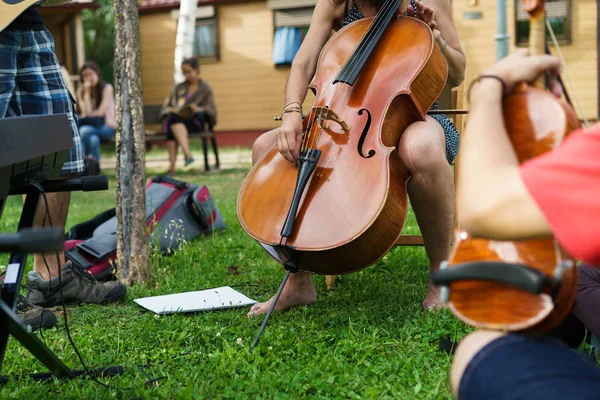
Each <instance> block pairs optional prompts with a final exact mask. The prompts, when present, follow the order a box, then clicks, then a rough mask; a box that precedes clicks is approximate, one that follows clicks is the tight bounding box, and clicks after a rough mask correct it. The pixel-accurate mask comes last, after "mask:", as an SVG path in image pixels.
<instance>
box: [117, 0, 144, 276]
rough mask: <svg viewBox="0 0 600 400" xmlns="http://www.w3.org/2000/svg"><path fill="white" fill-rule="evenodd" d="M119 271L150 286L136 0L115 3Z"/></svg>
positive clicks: (118, 0)
mask: <svg viewBox="0 0 600 400" xmlns="http://www.w3.org/2000/svg"><path fill="white" fill-rule="evenodd" d="M114 11H115V63H114V65H115V92H116V99H115V100H116V112H117V133H116V143H117V144H116V146H117V148H116V152H117V170H116V179H117V209H116V214H117V266H118V268H120V269H121V278H122V280H123V281H125V283H126V284H128V285H132V284H134V283H150V281H151V275H150V266H149V264H148V238H147V236H146V231H145V227H146V191H145V181H146V174H145V169H144V167H145V165H144V152H145V148H144V117H143V107H142V81H141V78H140V75H141V74H140V39H139V23H138V10H137V0H115V2H114Z"/></svg>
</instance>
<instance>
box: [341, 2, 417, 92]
mask: <svg viewBox="0 0 600 400" xmlns="http://www.w3.org/2000/svg"><path fill="white" fill-rule="evenodd" d="M403 1H406V0H386V1H385V2H384V4H383V6H382V7H381V9H380V10H379V11H378V12H377V15H376V16H375V18H374V19H373V22H372V23H371V26H370V27H369V29H368V31H367V32H366V34H365V35H364V36H363V38H362V39H361V41H360V42H359V44H358V46H356V50H355V51H354V52H353V53H352V55H351V56H350V58H349V59H348V60H347V61H346V63H345V64H344V66H343V67H342V69H341V70H340V72H339V74H338V76H337V77H336V78H335V80H334V81H333V83H334V84H335V83H338V82H343V83H346V84H348V85H350V86H352V85H354V83H355V82H356V80H357V79H358V75H359V74H360V72H361V70H362V68H363V66H364V65H365V63H366V62H367V60H368V59H369V55H370V54H371V53H372V52H373V50H374V49H375V46H376V45H377V42H379V39H381V37H382V36H383V33H384V32H385V29H386V28H387V26H388V25H389V24H390V22H391V21H392V18H393V17H394V15H396V12H397V11H398V8H399V7H400V5H401V4H402V2H403Z"/></svg>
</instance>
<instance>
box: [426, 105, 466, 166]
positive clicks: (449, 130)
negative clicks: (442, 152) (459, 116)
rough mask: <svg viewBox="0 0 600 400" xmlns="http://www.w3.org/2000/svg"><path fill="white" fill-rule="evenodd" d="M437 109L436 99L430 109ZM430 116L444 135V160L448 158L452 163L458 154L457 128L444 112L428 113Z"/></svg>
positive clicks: (458, 138)
mask: <svg viewBox="0 0 600 400" xmlns="http://www.w3.org/2000/svg"><path fill="white" fill-rule="evenodd" d="M437 109H438V103H437V101H436V102H435V103H434V104H433V106H432V107H431V108H430V110H437ZM430 117H431V118H433V119H435V120H436V121H437V122H438V124H440V126H441V127H442V129H443V130H444V135H445V136H446V160H448V163H450V164H452V161H454V159H455V158H456V154H458V147H459V145H460V134H459V133H458V129H456V126H454V124H453V123H452V121H451V120H450V118H448V117H447V116H446V115H444V114H433V115H430Z"/></svg>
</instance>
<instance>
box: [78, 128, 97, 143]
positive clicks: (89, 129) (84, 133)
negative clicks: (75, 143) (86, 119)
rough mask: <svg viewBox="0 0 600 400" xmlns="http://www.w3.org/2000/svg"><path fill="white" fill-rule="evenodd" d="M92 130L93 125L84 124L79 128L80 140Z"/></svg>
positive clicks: (86, 136) (85, 137) (84, 138)
mask: <svg viewBox="0 0 600 400" xmlns="http://www.w3.org/2000/svg"><path fill="white" fill-rule="evenodd" d="M93 132H94V127H92V126H89V125H84V126H82V127H80V128H79V136H81V139H82V140H86V139H87V138H88V137H89V136H90V135H91V134H92V133H93Z"/></svg>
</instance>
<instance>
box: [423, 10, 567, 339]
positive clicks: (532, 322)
mask: <svg viewBox="0 0 600 400" xmlns="http://www.w3.org/2000/svg"><path fill="white" fill-rule="evenodd" d="M522 6H523V9H524V10H526V11H527V12H529V14H530V53H531V54H532V55H535V54H544V53H545V52H546V39H545V29H546V25H545V12H544V1H543V0H523V1H522ZM545 86H546V85H545V80H544V77H543V76H542V77H540V78H539V79H538V80H537V81H536V82H534V84H533V85H528V84H526V83H521V84H519V85H518V86H516V87H515V89H514V90H513V92H512V93H510V94H508V95H505V96H504V98H503V100H502V110H503V116H504V123H505V126H506V130H507V132H508V135H509V137H510V141H511V143H512V145H513V149H514V150H515V153H516V155H517V158H518V161H519V163H520V164H522V163H524V162H526V161H527V160H529V159H531V158H533V157H536V156H538V155H541V154H543V153H546V152H548V151H551V150H553V149H554V148H556V147H557V146H558V145H559V144H560V143H561V141H562V140H563V138H564V137H566V136H567V135H568V134H569V133H570V132H572V131H574V130H575V129H577V128H578V127H579V121H578V119H577V115H576V114H575V112H574V110H573V108H572V107H571V106H570V105H569V104H567V103H566V102H564V101H562V100H559V99H557V98H556V97H555V96H554V95H552V94H551V93H549V92H548V91H547V90H545ZM433 280H434V283H436V284H438V285H442V300H444V301H445V302H446V304H447V305H448V306H449V308H450V310H451V311H452V312H453V313H454V315H455V316H457V317H458V318H459V319H460V320H462V321H463V322H465V323H467V324H468V325H472V326H475V327H478V328H485V329H495V330H502V331H512V332H515V331H519V332H524V333H529V334H540V333H545V332H547V331H549V330H551V329H552V328H553V327H555V326H556V325H558V324H559V323H560V322H562V321H563V320H564V319H565V318H566V316H567V315H568V313H569V312H570V311H571V309H572V307H573V305H574V302H575V295H576V291H577V270H576V268H575V263H574V260H573V259H572V258H571V256H570V255H569V254H567V253H566V251H565V250H564V249H563V248H562V247H561V246H560V244H559V243H558V242H557V240H556V239H555V238H554V237H544V238H535V239H529V240H521V241H498V240H485V239H482V238H474V237H470V236H469V234H468V233H466V232H463V231H460V230H456V231H455V240H454V246H453V250H452V253H451V255H450V258H449V260H448V261H447V262H444V263H442V265H441V268H440V270H439V271H437V272H436V273H434V276H433Z"/></svg>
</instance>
